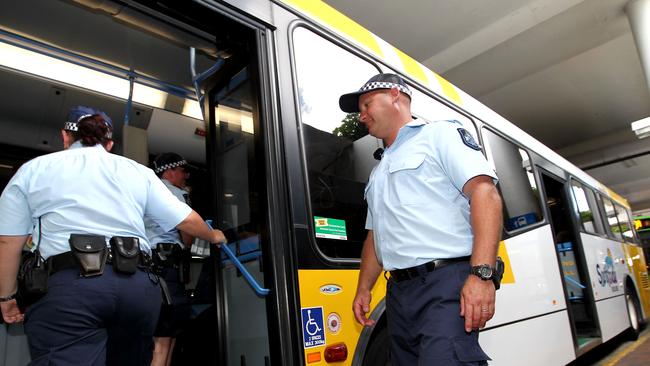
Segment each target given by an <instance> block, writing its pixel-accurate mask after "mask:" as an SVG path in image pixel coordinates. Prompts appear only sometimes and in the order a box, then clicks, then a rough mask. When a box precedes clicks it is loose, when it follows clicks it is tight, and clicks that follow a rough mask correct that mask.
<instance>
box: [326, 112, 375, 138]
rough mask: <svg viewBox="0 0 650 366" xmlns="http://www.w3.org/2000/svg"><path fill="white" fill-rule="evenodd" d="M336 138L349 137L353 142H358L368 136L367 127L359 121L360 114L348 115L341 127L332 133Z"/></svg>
mask: <svg viewBox="0 0 650 366" xmlns="http://www.w3.org/2000/svg"><path fill="white" fill-rule="evenodd" d="M332 133H333V134H334V136H339V137H347V138H349V139H350V140H352V141H356V140H358V139H360V138H362V137H363V136H365V135H367V134H368V129H367V128H366V125H365V124H363V123H361V121H359V113H348V115H346V116H345V118H343V121H341V125H340V126H339V127H337V128H335V129H334V131H332Z"/></svg>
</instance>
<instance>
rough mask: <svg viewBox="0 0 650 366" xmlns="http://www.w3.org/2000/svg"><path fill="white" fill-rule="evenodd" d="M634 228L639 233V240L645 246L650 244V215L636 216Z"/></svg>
mask: <svg viewBox="0 0 650 366" xmlns="http://www.w3.org/2000/svg"><path fill="white" fill-rule="evenodd" d="M634 228H635V229H636V232H637V234H638V235H639V240H641V243H642V244H643V245H644V246H650V216H637V217H635V218H634Z"/></svg>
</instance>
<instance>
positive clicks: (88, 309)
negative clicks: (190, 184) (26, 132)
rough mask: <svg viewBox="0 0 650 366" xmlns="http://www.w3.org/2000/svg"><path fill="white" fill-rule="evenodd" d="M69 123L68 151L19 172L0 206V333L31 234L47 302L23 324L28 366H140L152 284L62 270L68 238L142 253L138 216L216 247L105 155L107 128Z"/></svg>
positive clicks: (156, 185)
mask: <svg viewBox="0 0 650 366" xmlns="http://www.w3.org/2000/svg"><path fill="white" fill-rule="evenodd" d="M89 111H90V112H91V113H90V114H89V113H88V112H89ZM71 115H72V117H73V118H72V119H70V118H69V119H68V121H70V122H68V123H66V130H68V131H64V132H63V135H64V145H65V146H66V147H68V146H69V148H68V149H66V150H64V151H60V152H56V153H52V154H48V155H44V156H41V157H38V158H36V159H33V160H31V161H29V162H27V163H25V164H24V165H23V166H22V167H21V168H20V170H19V171H18V172H17V173H16V175H15V176H14V177H13V178H12V179H11V181H10V182H9V183H8V185H7V187H6V188H5V190H4V192H3V193H2V196H0V307H1V308H2V314H3V317H4V319H5V321H6V322H7V323H13V322H17V321H21V320H22V319H23V315H22V314H21V313H20V310H19V309H18V307H17V304H16V301H15V300H14V299H13V296H14V294H15V292H16V274H17V272H18V266H19V262H20V255H21V250H22V247H23V245H24V243H25V241H26V239H27V235H28V234H30V233H31V232H32V230H33V241H34V243H37V244H38V250H39V251H40V253H41V255H42V256H43V258H45V259H46V260H47V262H46V263H47V266H48V267H49V268H50V271H51V272H52V273H51V274H50V277H49V282H48V293H47V294H46V295H45V296H44V297H43V298H41V299H40V300H39V301H38V302H36V303H35V304H33V305H31V306H30V307H29V308H28V309H27V312H26V314H25V332H26V333H27V335H28V339H29V346H30V353H31V356H32V364H33V365H42V364H55V365H104V364H108V365H148V364H149V362H150V361H151V352H152V342H153V337H152V336H153V331H154V327H155V325H156V320H157V319H158V312H159V308H160V303H161V301H160V298H161V297H160V290H159V288H158V287H157V284H155V283H154V281H152V278H153V276H151V275H150V274H149V273H146V272H145V271H143V270H141V269H138V270H135V273H134V274H131V275H128V274H122V273H118V272H116V271H115V270H114V269H113V268H112V266H111V265H109V264H107V265H106V266H105V268H104V270H103V274H101V275H98V276H93V277H83V276H80V268H79V266H78V265H77V266H76V268H73V267H72V266H70V264H71V263H72V264H73V265H74V264H76V262H74V261H69V260H66V259H67V258H70V257H71V255H70V250H71V248H72V244H69V241H70V242H72V241H73V240H71V235H74V234H86V235H87V234H92V235H95V238H96V237H97V236H99V237H105V238H106V239H105V241H106V242H108V241H109V239H110V238H111V237H121V238H127V239H129V240H132V242H135V243H137V241H134V240H135V239H137V240H138V241H139V246H140V248H141V250H142V251H143V252H148V251H149V245H148V243H147V239H146V235H145V228H144V223H143V216H144V215H145V214H147V215H149V216H151V217H152V218H154V219H155V220H156V221H157V222H158V223H159V224H160V225H161V226H162V227H164V228H167V229H171V228H173V227H177V228H179V229H181V230H183V231H185V232H188V233H190V234H192V235H194V236H197V237H200V238H202V239H205V240H208V241H210V242H212V243H221V242H224V241H225V238H224V236H223V233H221V232H220V231H218V230H213V231H210V230H209V229H208V227H207V225H206V224H205V223H204V222H203V220H202V219H201V217H200V216H199V215H198V214H197V213H196V212H194V211H192V210H191V209H190V208H189V206H187V205H186V204H184V203H182V202H180V201H179V200H178V199H176V198H175V197H174V196H173V195H172V194H171V193H170V192H169V190H168V189H167V188H166V187H165V186H164V185H163V184H162V182H161V181H160V179H158V178H157V177H156V176H155V175H154V173H153V172H152V171H151V170H150V169H148V168H145V167H144V166H142V165H140V164H138V163H136V162H134V161H132V160H129V159H126V158H124V157H121V156H117V155H113V154H110V153H108V152H107V151H106V149H107V148H110V145H111V144H112V141H111V139H110V136H111V135H110V134H111V132H112V131H111V130H112V125H111V124H110V120H109V119H108V118H107V117H106V116H105V115H104V114H101V113H98V111H94V110H92V109H89V108H87V107H82V108H79V107H77V108H76V109H74V110H73V111H72V112H71ZM131 238H135V239H131ZM58 259H63V260H60V261H59V260H58ZM113 262H115V260H113ZM62 264H63V265H62Z"/></svg>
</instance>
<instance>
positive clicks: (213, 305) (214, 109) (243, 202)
mask: <svg viewBox="0 0 650 366" xmlns="http://www.w3.org/2000/svg"><path fill="white" fill-rule="evenodd" d="M210 9H211V11H212V12H213V16H214V22H224V21H225V20H229V19H228V18H229V17H227V16H226V15H224V14H223V13H221V12H220V11H219V9H217V8H210ZM241 20H242V19H239V22H232V21H230V22H229V24H231V25H232V27H234V28H236V29H228V30H227V32H226V34H217V35H216V36H217V44H219V45H220V47H221V48H222V50H223V51H224V52H223V57H220V58H219V60H218V61H217V63H215V65H214V66H213V67H211V68H210V69H208V70H194V69H193V70H192V74H193V79H194V81H195V87H196V90H197V96H198V99H199V102H200V103H201V107H202V112H203V116H204V120H205V124H206V131H205V137H206V166H207V169H208V171H209V178H208V179H209V182H210V184H209V187H210V189H209V193H208V199H207V201H208V202H209V206H210V207H209V208H208V212H209V213H208V214H206V215H205V218H210V219H212V226H213V227H214V228H217V229H220V230H222V231H223V232H224V234H225V235H226V238H227V240H228V244H227V245H224V246H222V247H221V248H218V247H216V246H209V247H210V254H209V257H207V258H206V257H204V258H198V256H195V257H194V259H193V261H194V263H195V264H194V269H195V271H197V272H199V271H200V275H199V277H198V278H199V280H198V283H197V286H196V287H195V289H194V294H193V297H194V299H195V301H194V307H193V317H194V319H193V321H192V326H191V327H190V329H188V330H187V331H186V332H185V335H184V339H182V338H180V339H179V340H178V344H177V346H176V350H175V353H174V359H173V364H175V365H186V364H187V365H189V364H218V365H229V366H235V365H260V366H263V365H271V364H284V365H291V364H293V362H294V361H298V359H297V357H298V356H296V355H299V354H300V353H299V352H298V351H297V350H295V349H293V347H294V346H293V345H295V344H298V345H299V344H300V343H299V342H296V341H295V339H294V338H295V337H294V336H292V335H291V334H292V331H291V329H290V328H289V327H288V326H287V324H288V322H290V320H288V319H289V318H290V315H289V314H291V313H292V312H291V311H290V310H289V309H288V305H287V304H288V303H289V300H288V299H289V297H288V296H290V295H287V294H288V293H290V291H287V288H286V287H285V286H287V287H289V288H290V283H291V280H288V279H287V278H286V277H285V276H290V270H289V269H287V268H288V267H284V266H285V263H286V258H287V253H286V252H285V251H284V250H286V248H287V247H285V246H283V245H282V244H281V242H282V241H283V240H279V239H277V235H280V234H278V233H279V232H286V230H280V226H281V225H278V221H279V219H278V218H280V217H282V216H283V215H285V216H286V213H285V212H286V210H285V209H283V208H282V205H280V204H273V203H272V202H273V200H274V197H275V193H274V192H272V191H271V188H269V187H275V186H277V184H275V183H272V182H271V178H270V175H271V174H275V171H276V169H277V167H276V166H270V165H269V161H272V160H271V159H267V155H268V151H269V149H270V146H271V144H270V143H269V141H271V140H272V139H270V138H269V136H270V135H271V133H270V130H271V129H270V128H269V126H268V124H269V123H270V121H269V120H270V117H269V116H270V115H271V114H272V113H270V111H269V110H268V109H269V108H270V107H268V106H269V103H268V99H265V98H266V97H268V96H269V95H270V91H268V90H266V89H264V88H266V87H268V85H269V84H270V83H269V78H270V76H269V74H270V73H269V71H268V69H267V68H268V65H269V62H268V61H263V60H266V55H265V54H264V51H263V50H264V49H265V42H266V36H267V29H265V28H264V27H263V26H259V25H258V26H257V27H255V26H251V27H249V26H248V25H247V24H242V23H246V22H245V21H243V22H242V21H241ZM244 20H245V19H244ZM222 38H223V39H222ZM192 52H193V51H192ZM192 67H193V65H192ZM201 71H203V72H201ZM263 90H266V91H263ZM264 106H266V107H264ZM283 248H284V249H283ZM198 267H201V269H200V270H199V269H198ZM283 315H284V316H285V318H282V316H283ZM281 318H282V319H281ZM294 358H296V359H294ZM296 363H297V362H296Z"/></svg>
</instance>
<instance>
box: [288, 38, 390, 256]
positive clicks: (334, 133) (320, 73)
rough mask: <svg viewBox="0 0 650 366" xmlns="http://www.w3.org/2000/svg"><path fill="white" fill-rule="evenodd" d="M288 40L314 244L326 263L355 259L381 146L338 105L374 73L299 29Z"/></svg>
mask: <svg viewBox="0 0 650 366" xmlns="http://www.w3.org/2000/svg"><path fill="white" fill-rule="evenodd" d="M293 39H294V48H295V50H294V52H295V63H296V75H297V79H298V96H299V98H300V100H299V102H300V117H301V121H302V127H301V129H302V138H303V145H304V149H305V155H306V165H307V178H308V186H309V195H310V201H311V210H312V212H311V215H312V219H313V223H314V226H313V227H314V231H315V232H314V235H315V237H316V242H317V245H318V247H319V248H320V250H321V251H322V252H323V253H324V254H325V255H327V256H329V257H333V258H359V257H360V255H361V246H362V243H363V240H364V239H365V237H366V230H365V221H366V211H367V205H366V202H365V200H364V197H363V191H364V187H365V185H366V182H367V181H368V176H369V175H370V172H371V170H372V168H373V167H374V166H375V165H376V164H377V160H375V159H374V158H373V153H374V152H375V150H377V149H378V148H381V147H383V144H382V142H381V141H380V140H378V139H376V138H374V137H372V136H370V135H368V131H367V130H366V128H365V126H364V125H363V124H361V123H359V115H358V113H351V114H346V113H344V112H342V111H341V110H340V109H339V102H338V101H339V97H340V96H341V94H344V93H348V92H350V91H353V90H357V89H359V87H360V86H361V85H363V83H365V82H366V81H367V80H368V79H370V77H371V76H373V75H375V74H377V73H378V72H379V71H378V70H377V69H376V68H375V67H374V66H373V65H372V64H370V63H368V62H367V61H365V60H363V59H361V58H359V57H357V56H355V55H353V54H352V53H350V52H348V51H346V50H344V49H343V48H341V47H339V46H337V45H335V44H333V43H331V42H330V41H328V40H326V39H323V38H322V37H320V36H318V35H316V34H315V33H313V32H311V31H309V30H307V29H305V28H297V29H296V30H295V31H294V34H293Z"/></svg>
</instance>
